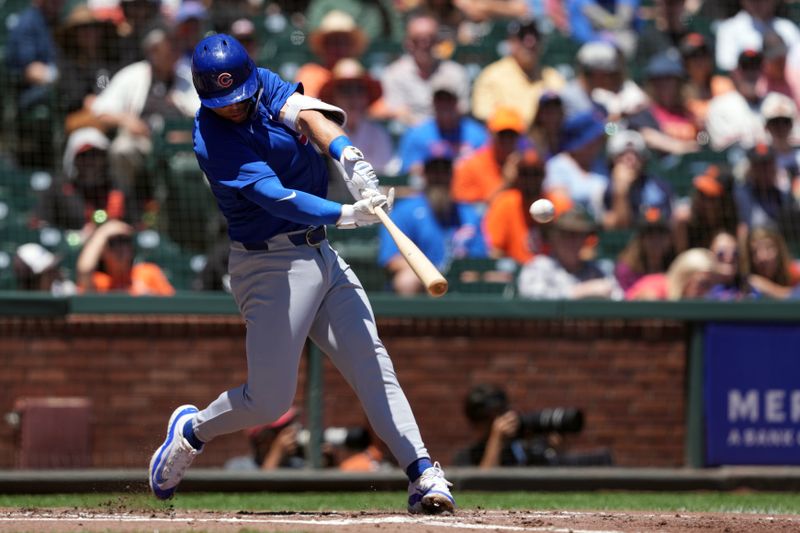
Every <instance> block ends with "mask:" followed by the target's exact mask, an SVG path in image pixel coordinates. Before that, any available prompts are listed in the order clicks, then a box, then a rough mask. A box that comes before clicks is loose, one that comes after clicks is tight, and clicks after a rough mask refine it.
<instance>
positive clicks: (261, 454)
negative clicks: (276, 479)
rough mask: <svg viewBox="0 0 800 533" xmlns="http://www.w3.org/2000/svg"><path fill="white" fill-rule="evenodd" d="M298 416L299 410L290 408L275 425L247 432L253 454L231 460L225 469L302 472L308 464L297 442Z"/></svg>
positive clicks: (254, 428)
mask: <svg viewBox="0 0 800 533" xmlns="http://www.w3.org/2000/svg"><path fill="white" fill-rule="evenodd" d="M297 416H298V413H297V410H296V409H295V408H294V407H290V408H289V410H288V411H286V412H285V413H284V414H283V415H281V417H280V418H278V419H277V420H276V421H274V422H271V423H269V424H264V425H261V426H255V427H251V428H248V429H247V430H245V435H246V436H247V441H248V443H249V444H250V449H251V450H252V453H251V454H250V455H246V456H241V457H232V458H231V459H229V460H228V461H226V462H225V468H226V469H227V470H245V471H252V470H275V469H277V468H303V467H304V466H305V465H306V461H305V457H304V453H303V448H302V446H300V444H299V442H298V440H297V434H298V431H299V424H298V420H297Z"/></svg>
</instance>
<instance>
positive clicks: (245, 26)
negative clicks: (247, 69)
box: [228, 18, 261, 64]
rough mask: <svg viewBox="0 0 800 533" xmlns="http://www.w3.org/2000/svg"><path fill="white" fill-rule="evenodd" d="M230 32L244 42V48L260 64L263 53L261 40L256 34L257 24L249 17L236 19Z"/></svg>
mask: <svg viewBox="0 0 800 533" xmlns="http://www.w3.org/2000/svg"><path fill="white" fill-rule="evenodd" d="M228 33H230V34H231V35H232V36H233V37H235V38H236V40H237V41H239V42H240V43H242V46H244V49H245V50H247V55H249V56H250V58H251V59H252V60H253V61H255V63H256V64H258V63H259V61H260V55H261V42H260V41H259V39H258V35H256V26H255V24H253V22H252V21H251V20H250V19H247V18H240V19H236V20H234V21H233V22H232V23H231V26H230V28H229V29H228Z"/></svg>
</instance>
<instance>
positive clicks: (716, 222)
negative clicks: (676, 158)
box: [673, 165, 739, 251]
mask: <svg viewBox="0 0 800 533" xmlns="http://www.w3.org/2000/svg"><path fill="white" fill-rule="evenodd" d="M733 183H734V180H733V176H732V175H731V174H730V172H729V171H728V170H727V169H725V168H723V167H720V166H718V165H709V166H708V167H707V168H706V169H705V170H704V171H703V172H702V173H701V174H698V175H697V176H695V177H694V178H693V179H692V192H691V193H690V200H689V202H688V204H687V203H685V202H684V203H681V204H679V205H677V206H676V208H675V210H674V215H673V216H674V219H675V226H676V228H675V246H676V248H677V249H678V250H679V251H681V250H686V249H688V248H702V247H707V246H708V245H709V243H710V242H711V238H712V237H713V236H714V235H715V234H716V233H717V232H719V231H727V232H729V233H734V234H736V233H737V227H738V221H739V219H738V216H737V209H736V202H735V200H734V193H733Z"/></svg>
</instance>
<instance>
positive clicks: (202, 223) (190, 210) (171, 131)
mask: <svg viewBox="0 0 800 533" xmlns="http://www.w3.org/2000/svg"><path fill="white" fill-rule="evenodd" d="M191 132H192V120H191V119H181V120H172V121H166V122H165V123H164V126H163V128H162V129H161V130H160V131H158V132H157V133H156V134H155V135H154V138H153V157H152V159H151V162H152V170H153V173H154V175H155V176H156V178H155V179H156V183H157V187H159V188H160V189H161V191H162V193H163V196H164V203H163V205H162V212H163V214H164V215H165V216H163V217H161V218H160V220H159V229H160V230H162V231H164V232H165V233H166V234H167V235H169V237H170V238H172V239H173V240H174V241H176V242H177V243H178V244H180V245H181V246H182V247H184V248H187V249H189V250H194V251H196V252H201V251H204V250H205V249H207V247H208V246H210V245H211V244H212V243H211V242H210V237H209V236H210V235H214V234H215V233H214V232H213V231H212V230H213V229H214V227H215V225H216V222H217V219H218V217H219V213H218V210H217V207H216V203H215V201H214V197H213V195H212V194H211V192H210V191H209V190H208V182H207V181H206V178H205V175H204V174H203V172H202V170H200V166H199V165H198V164H197V159H196V157H195V155H194V151H193V148H192V135H191Z"/></svg>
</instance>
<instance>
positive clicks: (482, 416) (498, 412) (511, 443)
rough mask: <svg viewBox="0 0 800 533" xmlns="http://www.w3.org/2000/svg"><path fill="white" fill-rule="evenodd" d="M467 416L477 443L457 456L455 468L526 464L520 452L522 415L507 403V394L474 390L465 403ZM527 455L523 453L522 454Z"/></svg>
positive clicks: (491, 389) (488, 387) (491, 387)
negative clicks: (516, 451)
mask: <svg viewBox="0 0 800 533" xmlns="http://www.w3.org/2000/svg"><path fill="white" fill-rule="evenodd" d="M464 415H465V416H466V417H467V420H469V425H470V427H471V431H472V433H473V440H474V442H473V443H472V444H470V445H469V446H467V447H465V448H463V449H461V450H459V451H458V452H456V455H455V457H454V458H453V464H455V465H457V466H477V467H480V468H495V467H498V466H522V465H525V464H527V461H526V460H524V459H525V458H524V457H519V453H515V449H514V448H515V445H516V448H517V449H518V450H519V452H523V450H524V448H523V447H522V446H520V444H521V443H520V442H519V441H518V437H517V436H518V434H519V429H520V421H519V415H518V414H517V413H516V412H515V411H513V410H512V409H511V407H510V405H509V403H508V396H507V395H506V392H505V391H504V390H503V389H501V388H500V387H497V386H495V385H490V384H480V385H476V386H474V387H472V388H471V389H470V391H469V393H468V394H467V397H466V398H465V400H464ZM523 453H524V452H523Z"/></svg>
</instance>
